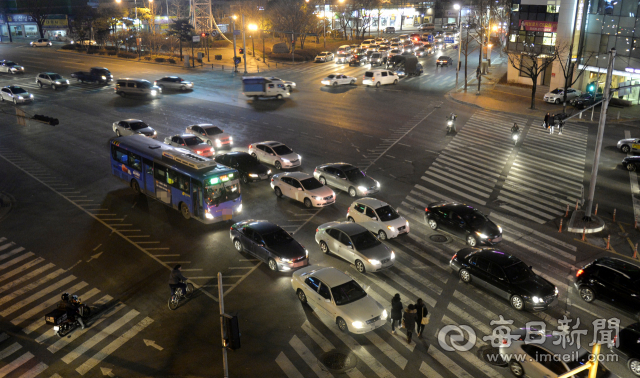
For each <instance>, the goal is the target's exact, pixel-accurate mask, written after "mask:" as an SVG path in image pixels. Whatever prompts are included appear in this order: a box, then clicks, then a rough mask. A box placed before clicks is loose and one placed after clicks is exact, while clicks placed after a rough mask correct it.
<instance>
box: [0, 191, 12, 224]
mask: <svg viewBox="0 0 640 378" xmlns="http://www.w3.org/2000/svg"><path fill="white" fill-rule="evenodd" d="M12 208H13V199H12V198H11V197H9V196H8V195H6V194H4V193H0V220H2V219H3V218H4V217H6V216H7V214H9V213H10V212H11V209H12Z"/></svg>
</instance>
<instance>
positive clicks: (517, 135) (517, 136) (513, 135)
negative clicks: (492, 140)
mask: <svg viewBox="0 0 640 378" xmlns="http://www.w3.org/2000/svg"><path fill="white" fill-rule="evenodd" d="M511 139H512V140H513V145H514V146H515V145H516V144H518V140H519V139H520V131H519V130H518V131H514V132H512V133H511Z"/></svg>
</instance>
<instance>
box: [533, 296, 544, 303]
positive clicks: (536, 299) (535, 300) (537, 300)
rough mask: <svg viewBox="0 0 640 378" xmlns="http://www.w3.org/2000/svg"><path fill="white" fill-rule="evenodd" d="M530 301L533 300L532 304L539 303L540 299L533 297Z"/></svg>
mask: <svg viewBox="0 0 640 378" xmlns="http://www.w3.org/2000/svg"><path fill="white" fill-rule="evenodd" d="M531 300H533V303H540V302H542V299H540V298H538V297H535V296H534V297H533V298H531Z"/></svg>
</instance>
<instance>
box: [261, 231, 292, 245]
mask: <svg viewBox="0 0 640 378" xmlns="http://www.w3.org/2000/svg"><path fill="white" fill-rule="evenodd" d="M262 240H264V244H266V245H267V246H269V247H275V246H276V245H280V244H286V243H289V242H290V241H292V240H293V238H292V237H291V235H289V234H288V233H287V232H286V231H285V230H282V229H280V230H277V231H274V232H271V233H268V234H264V235H262Z"/></svg>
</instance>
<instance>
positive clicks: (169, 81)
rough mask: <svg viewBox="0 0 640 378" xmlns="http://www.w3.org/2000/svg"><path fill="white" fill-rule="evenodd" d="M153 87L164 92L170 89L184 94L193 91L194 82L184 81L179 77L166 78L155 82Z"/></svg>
mask: <svg viewBox="0 0 640 378" xmlns="http://www.w3.org/2000/svg"><path fill="white" fill-rule="evenodd" d="M153 85H155V86H158V87H160V89H162V90H163V91H164V90H167V89H170V90H180V91H183V92H184V91H187V90H189V89H193V82H191V81H187V80H184V79H182V78H181V77H178V76H165V77H163V78H162V79H158V80H156V81H154V82H153Z"/></svg>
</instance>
